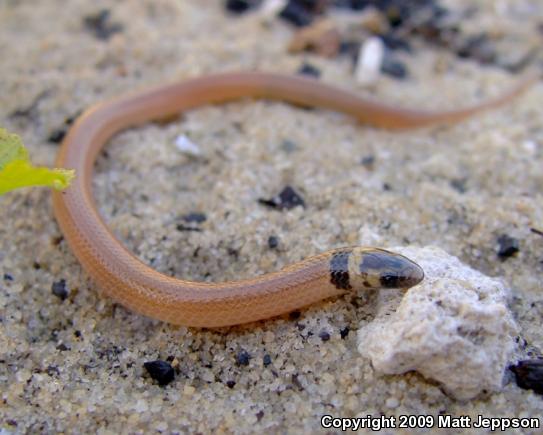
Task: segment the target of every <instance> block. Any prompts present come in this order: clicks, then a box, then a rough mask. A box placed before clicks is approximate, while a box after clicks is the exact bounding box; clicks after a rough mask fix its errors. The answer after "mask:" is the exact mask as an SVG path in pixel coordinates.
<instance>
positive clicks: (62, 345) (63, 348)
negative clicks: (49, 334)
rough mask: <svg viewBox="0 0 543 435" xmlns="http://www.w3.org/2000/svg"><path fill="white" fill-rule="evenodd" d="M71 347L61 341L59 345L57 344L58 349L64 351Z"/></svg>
mask: <svg viewBox="0 0 543 435" xmlns="http://www.w3.org/2000/svg"><path fill="white" fill-rule="evenodd" d="M69 349H70V348H69V347H68V346H66V345H65V344H64V343H60V344H59V345H58V346H57V350H60V351H61V352H64V351H67V350H69Z"/></svg>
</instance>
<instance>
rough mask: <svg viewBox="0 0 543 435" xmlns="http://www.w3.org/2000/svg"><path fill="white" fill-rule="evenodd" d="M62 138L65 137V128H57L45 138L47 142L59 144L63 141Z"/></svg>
mask: <svg viewBox="0 0 543 435" xmlns="http://www.w3.org/2000/svg"><path fill="white" fill-rule="evenodd" d="M64 136H66V129H65V128H59V129H57V130H53V132H52V133H51V134H50V135H49V137H48V138H47V142H51V143H61V142H62V140H63V139H64Z"/></svg>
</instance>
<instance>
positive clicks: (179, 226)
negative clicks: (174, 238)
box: [175, 224, 202, 233]
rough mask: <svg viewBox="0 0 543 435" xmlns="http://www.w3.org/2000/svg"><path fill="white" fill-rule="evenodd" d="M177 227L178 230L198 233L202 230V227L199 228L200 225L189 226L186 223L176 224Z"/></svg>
mask: <svg viewBox="0 0 543 435" xmlns="http://www.w3.org/2000/svg"><path fill="white" fill-rule="evenodd" d="M175 229H176V230H177V231H196V232H198V233H201V232H202V229H201V228H198V227H188V226H186V225H183V224H177V225H176V226H175Z"/></svg>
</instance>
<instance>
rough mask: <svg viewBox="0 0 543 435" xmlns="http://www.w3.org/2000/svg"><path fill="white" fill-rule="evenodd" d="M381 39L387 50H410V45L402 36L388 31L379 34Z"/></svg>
mask: <svg viewBox="0 0 543 435" xmlns="http://www.w3.org/2000/svg"><path fill="white" fill-rule="evenodd" d="M379 36H380V38H381V39H382V40H383V43H384V44H385V46H386V48H387V49H389V50H403V51H407V52H409V53H410V52H411V51H412V50H411V45H410V44H409V42H408V41H406V40H405V39H404V38H402V37H399V36H396V35H395V34H394V33H392V32H389V33H386V34H384V35H379Z"/></svg>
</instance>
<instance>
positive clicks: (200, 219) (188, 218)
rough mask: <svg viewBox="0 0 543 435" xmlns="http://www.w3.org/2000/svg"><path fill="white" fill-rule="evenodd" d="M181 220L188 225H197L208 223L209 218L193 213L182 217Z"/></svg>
mask: <svg viewBox="0 0 543 435" xmlns="http://www.w3.org/2000/svg"><path fill="white" fill-rule="evenodd" d="M181 219H183V220H184V221H185V222H188V223H192V222H195V223H197V224H201V223H202V222H205V221H206V219H207V216H206V215H205V214H204V213H198V212H192V213H188V214H186V215H183V216H181Z"/></svg>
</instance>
